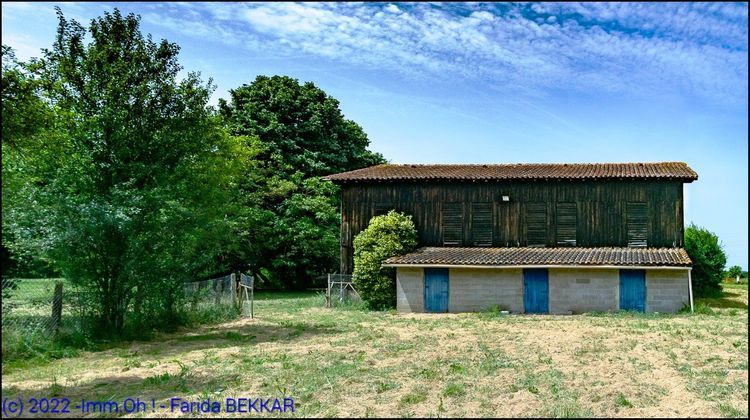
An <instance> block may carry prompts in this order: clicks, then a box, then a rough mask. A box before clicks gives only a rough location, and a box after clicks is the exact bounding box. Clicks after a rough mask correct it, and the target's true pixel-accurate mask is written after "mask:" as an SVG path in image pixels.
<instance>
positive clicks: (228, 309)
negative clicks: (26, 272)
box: [1, 274, 252, 343]
mask: <svg viewBox="0 0 750 420" xmlns="http://www.w3.org/2000/svg"><path fill="white" fill-rule="evenodd" d="M242 279H243V280H244V282H245V283H247V284H248V285H252V276H247V275H245V274H242ZM240 286H241V285H240V282H239V281H238V276H236V275H234V274H228V275H226V276H221V277H217V278H213V279H208V280H202V281H195V282H189V283H185V284H184V286H183V287H184V293H185V306H184V310H186V311H191V312H193V313H196V314H197V313H209V314H211V313H212V314H213V315H216V316H214V318H215V319H222V317H220V316H218V315H223V316H224V318H226V317H229V316H236V315H237V314H240V313H242V314H246V315H248V314H249V315H250V316H251V315H252V308H250V309H246V307H247V305H248V303H247V301H248V298H246V297H245V296H241V295H240V292H241V287H240ZM90 294H91V292H89V293H86V292H84V291H83V290H81V289H80V288H78V287H76V286H74V285H73V284H71V283H70V282H69V281H67V280H66V279H18V278H4V279H2V301H1V302H2V318H1V319H2V335H3V337H4V340H3V343H5V342H6V340H5V338H7V337H10V336H15V337H31V336H33V337H36V338H41V339H48V338H50V339H51V338H54V337H55V336H56V335H57V334H58V333H60V332H61V331H65V332H72V331H82V330H83V329H84V327H85V325H84V324H85V323H86V322H87V321H90V320H91V319H92V316H93V314H92V313H90V312H91V305H90V302H91V301H92V299H93V296H90ZM247 296H248V297H249V298H252V291H251V293H250V294H248V295H247ZM250 306H252V304H251V303H250ZM248 311H249V313H248ZM232 314H234V315H232ZM204 318H207V319H212V318H211V317H210V316H209V317H204Z"/></svg>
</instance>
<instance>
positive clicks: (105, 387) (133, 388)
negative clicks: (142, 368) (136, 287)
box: [2, 365, 271, 418]
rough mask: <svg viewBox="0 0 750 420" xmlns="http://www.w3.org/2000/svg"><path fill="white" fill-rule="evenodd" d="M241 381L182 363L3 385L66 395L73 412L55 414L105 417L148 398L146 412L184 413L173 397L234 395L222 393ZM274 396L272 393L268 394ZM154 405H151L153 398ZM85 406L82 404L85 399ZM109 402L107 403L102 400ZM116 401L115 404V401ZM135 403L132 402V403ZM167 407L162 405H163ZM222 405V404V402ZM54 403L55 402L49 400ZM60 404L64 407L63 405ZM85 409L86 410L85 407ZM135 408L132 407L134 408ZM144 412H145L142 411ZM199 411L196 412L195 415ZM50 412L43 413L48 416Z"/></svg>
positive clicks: (7, 391) (30, 393)
mask: <svg viewBox="0 0 750 420" xmlns="http://www.w3.org/2000/svg"><path fill="white" fill-rule="evenodd" d="M240 385H241V378H240V376H239V375H237V374H226V373H222V374H219V373H217V372H211V373H208V374H203V373H198V372H195V371H193V370H192V369H191V368H189V367H187V366H185V365H180V370H179V372H174V373H170V372H166V371H164V372H161V373H157V374H153V375H152V376H146V377H143V376H138V375H127V374H125V375H115V376H104V377H97V378H94V379H91V380H88V381H86V380H79V381H76V382H75V383H73V384H59V383H56V382H55V383H53V384H52V385H50V386H46V387H43V388H33V389H31V388H28V389H27V388H23V387H18V386H5V385H4V386H3V388H2V394H3V397H4V398H6V397H7V398H19V397H20V398H21V399H22V400H26V401H27V400H28V398H30V397H34V398H37V399H39V398H60V399H62V398H66V399H68V400H69V401H70V405H69V406H68V409H69V411H70V413H66V414H53V416H54V417H68V418H79V416H81V415H82V414H83V415H92V414H93V415H94V416H100V417H101V416H104V417H120V416H124V415H131V416H132V415H133V414H132V413H129V412H128V411H127V408H126V406H125V404H124V402H125V400H126V399H131V400H132V399H136V398H138V399H139V400H140V401H145V402H146V408H145V414H146V415H149V414H151V415H153V414H154V413H163V414H167V415H168V416H170V417H171V416H174V415H180V414H182V415H185V414H191V413H189V412H188V413H182V411H181V410H180V409H179V408H177V410H176V411H172V410H171V407H170V399H172V398H180V399H181V400H182V401H196V400H202V401H204V400H206V399H209V398H210V400H211V401H217V400H221V399H222V398H223V397H224V398H225V397H234V396H235V395H229V394H227V395H223V394H222V391H223V390H224V389H226V388H228V387H237V386H240ZM268 397H271V395H268ZM152 399H153V400H154V403H155V407H153V408H152V405H151V400H152ZM84 400H85V401H86V403H83V405H84V407H87V410H86V408H84V407H81V405H82V401H84ZM103 402H106V403H105V404H102V403H103ZM110 402H114V403H116V404H112V403H110ZM130 404H131V406H132V403H130ZM162 405H163V406H164V407H165V408H162V407H161V406H162ZM222 405H223V404H222ZM50 407H52V404H50ZM60 407H63V406H62V405H60ZM83 410H86V411H87V412H86V411H83ZM131 410H132V408H131ZM141 413H144V412H141ZM197 414H198V413H196V412H193V413H192V416H195V415H197ZM48 415H49V414H42V416H44V417H46V416H48Z"/></svg>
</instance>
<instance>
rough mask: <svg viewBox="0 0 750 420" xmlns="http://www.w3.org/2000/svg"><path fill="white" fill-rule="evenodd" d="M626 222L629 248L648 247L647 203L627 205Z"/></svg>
mask: <svg viewBox="0 0 750 420" xmlns="http://www.w3.org/2000/svg"><path fill="white" fill-rule="evenodd" d="M625 219H626V220H625V222H626V224H627V231H628V246H629V247H641V248H642V247H646V246H648V243H647V239H646V238H647V236H648V207H647V205H646V203H627V209H626V215H625Z"/></svg>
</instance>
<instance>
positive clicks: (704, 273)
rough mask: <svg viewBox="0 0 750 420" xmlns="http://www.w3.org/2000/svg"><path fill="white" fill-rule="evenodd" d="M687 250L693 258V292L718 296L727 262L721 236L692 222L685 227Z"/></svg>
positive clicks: (699, 295) (697, 294) (701, 295)
mask: <svg viewBox="0 0 750 420" xmlns="http://www.w3.org/2000/svg"><path fill="white" fill-rule="evenodd" d="M685 251H686V252H687V253H688V255H689V256H690V259H691V260H693V272H692V276H693V277H692V281H693V294H694V295H695V296H697V297H703V296H718V295H719V294H720V293H721V286H720V283H721V280H722V277H723V272H724V266H726V264H727V256H726V254H724V249H723V247H722V246H721V243H720V242H719V237H718V236H716V234H714V233H713V232H711V231H709V230H708V229H705V228H702V227H698V226H696V225H694V224H692V223H691V224H690V226H688V227H687V229H685Z"/></svg>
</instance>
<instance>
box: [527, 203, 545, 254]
mask: <svg viewBox="0 0 750 420" xmlns="http://www.w3.org/2000/svg"><path fill="white" fill-rule="evenodd" d="M526 244H527V245H528V246H545V245H547V203H540V202H530V203H526Z"/></svg>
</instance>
